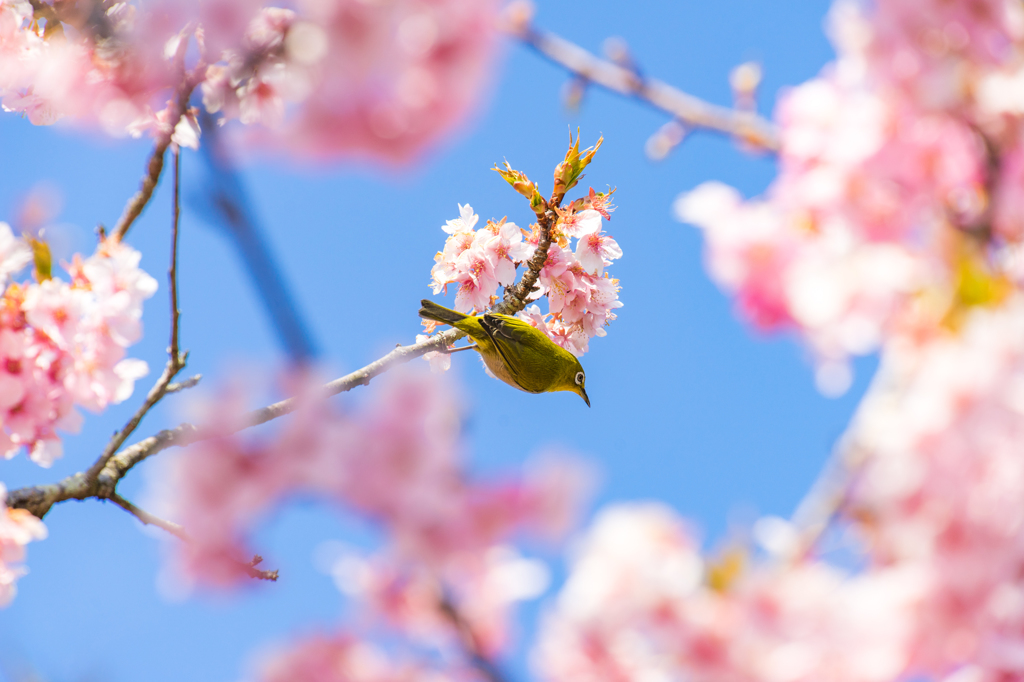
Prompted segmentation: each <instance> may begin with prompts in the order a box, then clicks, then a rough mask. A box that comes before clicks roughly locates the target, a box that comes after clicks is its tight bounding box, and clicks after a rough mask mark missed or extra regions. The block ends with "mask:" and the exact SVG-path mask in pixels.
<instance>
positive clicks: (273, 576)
mask: <svg viewBox="0 0 1024 682" xmlns="http://www.w3.org/2000/svg"><path fill="white" fill-rule="evenodd" d="M106 499H108V500H110V501H111V502H113V503H114V504H116V505H117V506H118V507H120V508H121V509H124V510H125V511H126V512H128V513H129V514H131V515H132V516H134V517H135V518H137V519H138V520H139V521H141V522H142V523H143V525H146V526H156V527H157V528H162V529H163V530H165V531H167V532H168V533H170V534H171V535H174V536H175V537H177V538H178V539H179V540H181V541H182V542H191V541H192V540H191V538H190V537H189V535H188V533H187V532H185V529H184V528H182V527H181V526H180V525H178V524H176V523H174V522H173V521H168V520H167V519H162V518H160V517H159V516H156V515H154V514H150V513H149V512H148V511H146V510H145V509H142V508H141V507H138V506H136V505H134V504H132V503H131V502H129V501H128V500H126V499H125V498H123V497H121V496H120V495H118V494H117V493H113V494H112V495H110V497H108V498H106ZM262 562H263V557H261V556H260V555H259V554H257V555H256V556H254V557H253V558H252V561H250V562H249V563H247V564H244V565H243V566H244V568H245V572H246V573H247V574H248V575H249V576H250V577H253V578H256V579H257V580H270V581H273V582H277V578H278V571H277V569H275V570H273V571H265V570H263V569H261V568H256V566H257V565H259V564H260V563H262ZM239 563H241V562H239Z"/></svg>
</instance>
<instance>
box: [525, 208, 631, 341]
mask: <svg viewBox="0 0 1024 682" xmlns="http://www.w3.org/2000/svg"><path fill="white" fill-rule="evenodd" d="M591 192H593V190H591ZM604 215H605V216H607V213H605V214H604ZM601 217H602V214H601V213H599V212H598V211H597V210H595V209H585V210H583V211H579V212H578V213H572V214H569V215H566V216H563V217H562V218H561V220H560V221H559V223H558V224H557V225H556V226H555V230H556V231H558V232H560V234H561V235H562V237H563V238H562V239H558V240H556V241H553V242H552V244H551V246H550V247H548V257H547V260H546V261H545V262H544V267H543V268H542V269H541V271H540V282H539V283H540V295H541V296H546V297H547V299H548V314H547V315H542V314H541V311H540V308H539V307H538V306H536V305H530V306H528V307H527V308H526V310H524V311H523V312H521V313H519V317H520V318H521V319H524V320H526V321H527V322H529V323H530V324H532V325H533V326H535V327H537V328H538V329H540V330H541V331H544V332H545V333H547V335H548V336H549V337H551V340H552V341H554V342H555V343H557V344H558V345H560V346H562V347H563V348H565V349H566V350H568V351H569V352H571V353H573V354H574V355H576V356H580V355H583V354H584V353H586V352H587V351H588V350H589V349H590V339H592V338H593V337H595V336H605V335H606V334H607V332H606V331H605V329H604V328H605V327H606V326H608V325H609V324H610V323H611V322H612V320H614V319H615V318H616V314H615V312H614V311H615V310H616V309H617V308H621V307H622V305H623V303H622V301H620V300H619V280H617V279H612V278H610V277H608V275H607V274H606V273H605V268H606V267H607V266H609V265H611V264H612V261H614V260H616V259H618V258H621V257H622V249H621V248H619V245H618V243H617V242H616V241H615V240H614V239H612V238H611V237H610V236H608V235H607V234H605V233H603V232H602V230H601ZM568 238H576V249H575V251H573V250H570V248H569V243H568Z"/></svg>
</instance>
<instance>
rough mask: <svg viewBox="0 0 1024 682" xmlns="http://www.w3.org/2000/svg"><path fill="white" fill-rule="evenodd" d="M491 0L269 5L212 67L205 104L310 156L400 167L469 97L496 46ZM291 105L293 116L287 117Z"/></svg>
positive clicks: (325, 0)
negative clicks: (358, 157) (357, 157)
mask: <svg viewBox="0 0 1024 682" xmlns="http://www.w3.org/2000/svg"><path fill="white" fill-rule="evenodd" d="M494 21H495V3H494V2H491V1H490V0H486V1H484V2H468V1H467V0H442V1H440V2H430V3H424V2H420V1H419V0H391V1H389V2H375V3H366V2H359V1H358V0H305V1H304V2H299V3H297V12H292V11H291V10H284V9H277V8H266V9H263V10H262V11H261V13H260V14H259V15H257V16H256V17H255V18H254V19H253V21H252V23H251V24H250V25H249V26H248V28H247V30H246V31H245V34H244V38H243V39H242V40H241V41H236V45H235V46H234V47H231V48H229V49H228V50H226V51H225V52H224V55H223V59H222V60H221V61H220V62H219V63H217V64H214V65H212V66H211V67H209V69H208V70H207V80H206V81H205V82H204V83H203V95H204V100H203V101H204V104H205V105H206V107H207V109H208V110H210V111H219V110H223V111H224V113H225V115H226V116H227V117H229V118H234V117H237V118H239V119H240V120H241V121H242V122H243V123H254V122H260V123H263V124H264V125H265V126H267V127H268V129H269V130H268V131H267V134H265V135H262V136H260V137H261V139H263V140H265V141H267V142H268V143H270V144H273V145H275V146H277V147H280V148H287V149H289V150H295V151H297V152H299V153H301V154H304V155H308V156H315V157H325V156H333V155H337V154H340V153H349V154H352V153H355V154H362V155H368V156H373V157H376V158H384V159H390V160H398V161H400V160H403V159H406V158H408V157H409V156H410V155H411V154H414V153H415V152H417V151H419V150H420V149H422V148H423V146H424V145H425V144H428V143H429V142H430V141H431V140H433V139H436V138H437V137H438V135H439V134H442V133H444V132H445V131H447V130H449V129H450V128H451V126H452V124H453V123H454V122H455V121H457V120H459V119H461V118H462V117H463V116H464V115H465V114H466V112H467V111H468V109H469V107H470V106H471V105H472V104H473V102H474V101H475V99H476V94H477V92H478V91H479V89H480V87H481V86H482V84H483V81H484V78H485V75H486V73H487V68H488V65H489V62H490V55H491V52H492V49H493V46H494V43H495V39H496V33H495V26H494ZM288 102H292V103H294V106H293V107H292V108H293V109H294V111H293V112H291V113H290V114H289V112H287V111H286V103H288Z"/></svg>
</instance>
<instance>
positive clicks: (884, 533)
mask: <svg viewBox="0 0 1024 682" xmlns="http://www.w3.org/2000/svg"><path fill="white" fill-rule="evenodd" d="M884 363H885V364H884V367H883V368H882V372H883V376H885V377H887V378H888V381H886V382H884V383H883V384H881V385H880V386H879V387H878V389H876V390H874V391H872V393H871V394H869V396H868V397H867V399H866V400H865V402H864V403H863V405H862V407H861V410H860V412H859V415H858V418H857V419H856V421H855V422H854V424H853V428H852V430H851V434H850V438H851V441H852V445H853V448H855V450H856V451H857V453H858V460H857V461H855V462H851V463H850V466H854V467H856V472H857V474H856V478H857V482H856V484H855V485H854V486H853V488H852V490H851V492H850V493H849V501H848V502H847V503H846V505H845V509H844V511H845V514H846V515H847V516H848V517H849V518H851V519H853V520H854V521H855V528H856V530H857V531H858V532H859V534H860V535H861V536H862V537H863V539H864V540H865V544H866V546H867V548H868V551H869V552H870V555H871V556H872V558H873V561H874V563H875V564H877V565H883V566H887V567H892V568H897V569H902V570H913V571H915V572H917V573H918V574H919V575H920V581H919V585H920V587H921V588H922V589H923V595H922V599H921V603H920V604H919V606H918V608H917V612H916V618H917V622H916V630H917V631H916V641H915V645H914V652H915V661H916V663H917V665H918V666H919V667H920V668H919V670H920V672H922V673H928V674H933V675H942V674H946V673H948V671H950V670H953V669H956V668H958V667H961V666H969V667H972V668H974V669H976V670H977V671H978V673H979V675H980V676H979V677H978V679H1000V678H1002V679H1010V678H1014V677H1017V676H1019V675H1020V674H1021V663H1020V659H1019V658H1018V657H1017V656H1016V655H1015V652H1016V651H1020V650H1021V647H1024V598H1022V596H1024V580H1022V578H1021V576H1022V575H1024V457H1022V456H1021V447H1020V443H1021V438H1022V435H1024V299H1022V298H1021V297H1020V296H1019V295H1016V296H1014V297H1013V299H1012V300H1010V301H1008V302H1007V303H1006V304H1005V305H1004V306H1002V307H1001V308H998V309H979V310H976V311H973V312H972V313H971V314H970V315H969V316H968V319H966V320H965V322H964V323H963V328H962V329H961V330H960V332H959V333H958V334H956V335H952V334H946V335H943V336H940V337H936V338H934V339H932V340H931V341H929V342H928V343H926V344H911V343H902V344H899V346H897V347H893V348H891V349H890V351H889V352H888V353H887V354H886V356H885V359H884ZM981 671H984V674H983V675H981Z"/></svg>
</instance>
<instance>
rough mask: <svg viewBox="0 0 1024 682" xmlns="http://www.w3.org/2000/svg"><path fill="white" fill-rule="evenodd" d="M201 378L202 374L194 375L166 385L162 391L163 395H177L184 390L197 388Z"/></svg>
mask: <svg viewBox="0 0 1024 682" xmlns="http://www.w3.org/2000/svg"><path fill="white" fill-rule="evenodd" d="M202 378H203V375H202V374H196V375H193V376H190V377H189V378H188V379H185V380H184V381H175V382H173V383H170V384H167V388H166V389H165V390H164V394H165V395H166V394H169V393H179V392H181V391H184V390H186V389H189V388H193V387H194V386H197V385H198V384H199V382H200V380H201V379H202Z"/></svg>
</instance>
